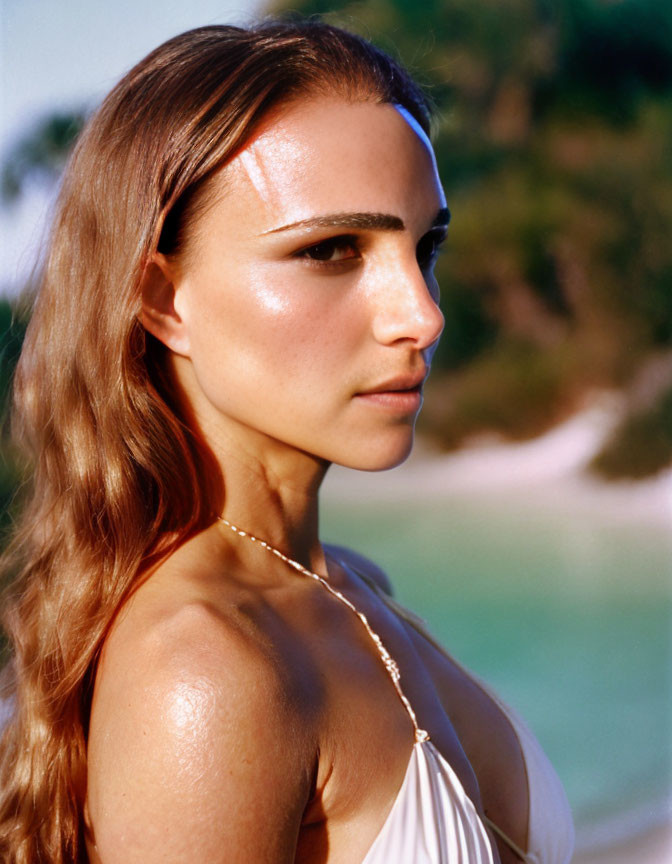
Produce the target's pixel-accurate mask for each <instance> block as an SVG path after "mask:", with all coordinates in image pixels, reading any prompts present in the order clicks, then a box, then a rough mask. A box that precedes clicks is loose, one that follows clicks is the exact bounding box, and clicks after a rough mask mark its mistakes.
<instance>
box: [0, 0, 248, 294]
mask: <svg viewBox="0 0 672 864" xmlns="http://www.w3.org/2000/svg"><path fill="white" fill-rule="evenodd" d="M263 5H264V4H263V2H261V0H161V2H156V0H154V2H152V0H116V2H109V0H105V2H104V0H0V157H4V155H5V154H6V153H7V150H8V148H9V147H11V145H12V143H13V142H14V141H16V139H17V138H18V137H20V136H21V134H23V133H25V132H26V130H28V129H29V128H30V125H31V123H32V122H34V121H35V119H36V118H37V117H39V116H40V115H42V114H44V113H47V112H49V111H50V110H54V109H58V108H71V107H77V106H79V105H82V104H92V103H93V104H95V102H96V101H98V100H100V98H102V96H104V95H105V93H106V92H107V91H108V90H109V89H110V88H111V87H112V86H113V85H114V83H115V82H116V81H117V80H118V79H119V78H120V77H121V76H122V75H123V74H124V72H126V71H127V70H128V69H130V67H131V66H132V65H133V64H134V63H135V62H136V61H137V60H139V59H140V58H141V57H143V56H144V55H145V54H147V52H148V51H150V50H151V49H152V48H154V47H155V46H156V45H158V44H159V43H161V42H163V41H164V40H165V39H167V38H169V37H170V36H174V35H175V34H176V33H180V32H182V31H183V30H188V29H190V28H191V27H198V26H201V25H203V24H218V23H242V24H245V23H246V22H248V21H249V20H250V18H251V17H252V16H253V15H254V14H256V13H257V12H258V10H260V9H262V8H263ZM48 204H49V196H48V194H47V192H46V190H44V189H43V188H41V187H35V188H31V189H29V190H28V191H27V194H26V195H25V197H24V200H23V201H22V202H21V203H20V204H19V205H18V206H12V207H11V208H7V207H3V208H2V209H0V292H3V291H4V292H5V293H7V292H8V291H9V290H10V289H11V286H12V285H13V284H17V283H21V282H22V281H23V279H24V278H25V277H26V275H27V274H28V272H29V271H30V267H31V263H32V261H33V259H34V246H35V244H36V243H37V242H39V239H40V237H41V236H42V233H43V223H44V218H45V212H46V209H47V208H48Z"/></svg>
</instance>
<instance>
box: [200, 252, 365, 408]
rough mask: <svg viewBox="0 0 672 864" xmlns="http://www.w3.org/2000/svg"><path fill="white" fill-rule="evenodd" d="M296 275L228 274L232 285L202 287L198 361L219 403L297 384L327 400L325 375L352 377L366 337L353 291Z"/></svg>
mask: <svg viewBox="0 0 672 864" xmlns="http://www.w3.org/2000/svg"><path fill="white" fill-rule="evenodd" d="M292 269H293V268H291V265H290V266H289V267H287V268H282V269H280V270H279V269H278V267H277V265H276V266H275V267H273V266H267V267H258V268H256V269H254V270H249V269H247V270H240V269H239V270H237V271H233V270H232V269H230V268H228V272H227V278H226V282H225V283H224V282H223V281H221V280H218V279H214V278H211V279H208V280H207V281H206V280H203V281H202V282H200V283H199V289H200V290H199V291H198V292H196V291H195V292H194V301H195V302H193V303H192V304H191V309H192V313H191V315H190V331H191V346H192V350H191V357H192V362H193V364H194V369H195V372H196V375H197V378H198V379H199V381H200V383H201V386H202V387H203V389H204V391H206V393H207V394H208V396H209V397H210V398H211V400H213V401H217V402H220V403H221V400H222V396H224V397H225V400H226V403H228V404H231V400H235V401H237V397H236V396H234V395H233V394H234V393H236V394H238V393H239V394H240V395H241V396H242V397H243V398H249V393H250V391H249V388H250V387H252V388H254V389H255V391H256V392H258V393H259V395H261V393H262V392H264V393H266V394H267V395H268V391H269V390H270V391H276V390H277V388H279V387H282V389H283V390H284V393H285V394H287V392H288V389H290V385H291V389H293V390H301V392H302V394H303V395H304V396H305V395H310V396H312V397H319V396H320V395H321V394H320V390H321V388H322V386H323V385H324V383H325V376H329V377H330V378H333V377H337V376H338V375H339V374H343V373H344V372H345V367H346V366H347V363H348V359H349V358H351V357H352V355H353V352H354V343H355V342H356V339H357V332H358V328H357V325H356V320H355V319H356V316H355V314H354V310H353V308H352V303H350V302H349V300H348V296H347V292H345V291H340V290H339V287H338V286H336V285H335V284H332V285H326V286H325V285H324V283H322V284H319V283H318V282H317V280H316V279H315V278H314V277H313V278H309V279H306V278H305V276H304V277H303V278H301V276H302V274H298V275H297V274H296V273H293V272H292ZM197 294H198V296H196V295H197ZM225 394H229V395H228V396H226V395H225ZM222 407H225V406H224V405H223V406H222Z"/></svg>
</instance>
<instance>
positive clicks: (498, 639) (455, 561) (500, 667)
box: [322, 498, 672, 836]
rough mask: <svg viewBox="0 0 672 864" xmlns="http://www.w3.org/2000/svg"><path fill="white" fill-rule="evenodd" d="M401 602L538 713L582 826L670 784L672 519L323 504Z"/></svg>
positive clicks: (494, 506)
mask: <svg viewBox="0 0 672 864" xmlns="http://www.w3.org/2000/svg"><path fill="white" fill-rule="evenodd" d="M322 524H323V535H324V537H325V539H327V540H329V541H332V542H339V543H342V544H344V545H350V546H351V547H353V548H355V549H358V550H359V551H362V552H364V553H365V554H369V555H370V556H371V557H372V558H373V559H374V560H375V561H377V562H378V563H380V564H381V565H382V566H383V567H384V568H385V569H386V570H387V572H388V574H389V575H390V577H391V579H392V582H393V584H394V586H395V592H396V595H397V597H398V599H399V600H400V601H401V602H402V603H404V604H405V605H407V606H409V607H410V608H412V609H413V610H414V611H416V612H418V613H419V614H420V615H421V616H422V617H423V618H425V620H426V621H427V622H428V623H429V625H430V628H431V630H432V631H433V633H434V634H435V635H436V636H438V638H439V639H440V640H441V642H442V643H443V644H444V645H445V646H446V647H447V648H448V649H449V651H450V652H451V653H452V654H454V655H455V656H456V657H457V658H458V659H460V660H461V661H462V662H464V663H465V664H466V665H467V666H469V667H470V668H471V669H473V670H474V671H476V672H477V673H479V674H480V675H482V676H483V677H484V678H485V679H486V680H487V681H488V682H489V683H490V684H492V685H493V686H494V687H495V688H496V690H497V691H498V692H499V693H500V694H501V695H502V696H503V697H504V698H505V699H506V700H507V701H508V702H509V703H510V704H512V705H513V706H515V707H516V708H517V709H518V710H519V711H520V712H521V713H522V714H523V716H524V717H525V718H526V719H527V721H528V722H529V724H530V725H531V727H532V728H533V729H534V731H535V732H536V734H537V736H538V737H539V739H540V741H541V743H542V745H543V746H544V748H545V750H546V752H547V753H548V755H549V756H550V758H551V760H552V761H553V763H554V765H555V767H556V769H557V771H558V774H559V775H560V777H561V779H562V780H563V782H564V784H565V788H566V790H567V793H568V796H569V799H570V803H571V805H572V809H573V811H574V816H575V821H576V824H577V829H578V834H579V836H581V833H582V831H583V832H584V833H585V832H586V831H587V830H589V829H590V826H595V825H596V824H599V823H600V822H607V821H610V822H613V820H614V819H615V818H616V819H617V820H618V819H620V818H621V817H627V816H628V814H632V813H634V812H638V813H640V814H641V813H644V814H646V813H647V812H649V813H650V812H653V811H655V810H659V809H660V808H661V806H662V804H663V803H664V802H665V801H666V800H669V798H670V796H671V794H672V734H671V730H672V640H671V622H672V532H671V531H668V530H666V528H665V526H664V525H663V524H660V525H659V526H657V527H656V526H653V525H646V524H639V525H637V524H629V523H626V522H624V521H622V520H621V521H619V522H615V521H613V520H612V521H609V520H606V519H603V518H601V516H600V514H599V513H596V514H595V515H594V517H593V518H587V517H586V514H585V513H583V514H582V515H581V516H580V517H579V516H577V517H576V518H571V517H568V516H560V515H558V514H557V513H556V514H553V513H552V512H549V511H544V510H537V511H535V510H534V509H532V508H529V507H528V508H526V507H524V506H518V507H516V506H512V505H511V503H510V502H509V501H506V500H504V499H503V500H500V501H497V500H491V499H489V500H488V501H487V502H486V501H485V500H475V499H471V500H470V499H464V500H455V499H454V498H453V499H451V500H450V501H443V502H442V501H436V500H434V501H432V502H431V503H422V504H418V503H412V504H411V503H407V504H398V503H396V504H391V503H384V504H381V503H367V504H354V505H353V504H352V503H347V504H338V503H336V502H329V501H328V500H327V501H326V502H324V503H323V509H322Z"/></svg>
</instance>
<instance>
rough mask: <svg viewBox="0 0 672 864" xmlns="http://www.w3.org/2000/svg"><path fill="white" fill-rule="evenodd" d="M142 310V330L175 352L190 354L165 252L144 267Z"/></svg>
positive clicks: (158, 254)
mask: <svg viewBox="0 0 672 864" xmlns="http://www.w3.org/2000/svg"><path fill="white" fill-rule="evenodd" d="M141 291H142V314H141V317H140V320H141V322H142V325H143V327H144V328H145V330H148V331H149V332H150V333H151V334H152V336H155V337H156V338H157V339H158V340H159V341H160V342H163V344H164V345H165V346H166V347H168V348H170V350H171V351H174V352H175V353H176V354H182V355H183V356H185V357H188V356H189V350H190V345H189V336H188V332H187V327H186V322H185V321H184V318H183V317H182V316H181V315H180V313H179V312H178V310H177V307H176V304H175V296H176V292H177V288H176V284H175V277H174V274H173V270H172V268H171V266H170V263H169V262H168V261H167V259H166V257H165V256H164V255H161V254H160V253H157V254H156V255H155V256H154V257H153V258H152V260H151V261H149V262H148V264H147V266H146V267H145V272H144V273H143V275H142V283H141Z"/></svg>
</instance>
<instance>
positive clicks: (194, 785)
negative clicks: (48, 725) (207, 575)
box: [87, 596, 314, 864]
mask: <svg viewBox="0 0 672 864" xmlns="http://www.w3.org/2000/svg"><path fill="white" fill-rule="evenodd" d="M124 611H125V613H126V614H122V616H120V618H119V620H118V622H117V623H116V624H115V627H114V628H113V630H112V632H111V633H110V636H109V637H108V639H107V641H106V644H105V646H104V650H103V653H102V656H101V663H100V667H99V671H98V675H97V679H96V686H95V693H94V701H93V706H92V711H91V722H90V731H89V742H88V765H89V775H88V789H87V818H88V821H89V824H90V827H91V833H92V841H91V842H92V843H95V850H94V853H95V854H94V855H93V856H92V857H93V858H94V859H95V860H99V861H102V862H103V864H116V862H122V861H123V862H125V864H132V862H135V861H138V862H140V861H142V862H143V864H151V862H154V861H156V862H158V861H161V862H173V861H175V862H178V861H186V860H203V861H212V862H218V861H227V862H235V861H241V862H242V861H255V862H256V861H258V862H266V861H268V862H284V861H286V862H290V861H293V860H294V855H295V849H296V841H297V837H298V830H299V825H300V822H301V816H302V813H303V810H304V808H305V805H306V802H307V801H308V799H309V796H310V788H311V782H312V773H313V765H314V752H313V750H312V746H311V741H310V740H307V739H308V735H309V733H306V732H305V724H303V725H302V724H301V723H299V722H298V719H299V718H298V717H297V713H298V710H297V707H296V705H295V704H294V702H293V700H292V698H291V687H289V686H288V682H287V678H286V675H285V672H284V670H283V667H282V664H278V663H277V662H276V661H275V660H274V658H273V653H272V652H271V651H268V650H267V649H266V648H265V647H264V645H263V644H261V643H260V642H259V640H258V639H255V638H254V635H253V634H251V633H250V632H249V631H246V630H245V628H244V627H241V626H239V625H238V624H237V622H236V619H235V616H226V615H222V614H221V612H220V611H219V610H217V609H216V608H213V607H212V605H210V604H208V603H207V602H203V601H197V600H193V599H192V600H190V601H189V602H183V603H178V604H176V605H174V606H172V607H171V606H166V607H165V608H162V607H160V606H158V607H157V605H156V604H155V603H154V600H153V598H152V597H151V596H150V597H149V599H147V597H146V596H145V597H141V598H140V602H138V603H136V605H135V607H133V604H132V603H131V604H130V608H129V609H128V610H124ZM302 730H304V731H302ZM260 820H261V821H263V823H264V825H265V830H264V831H259V830H258V825H259V822H260Z"/></svg>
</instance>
